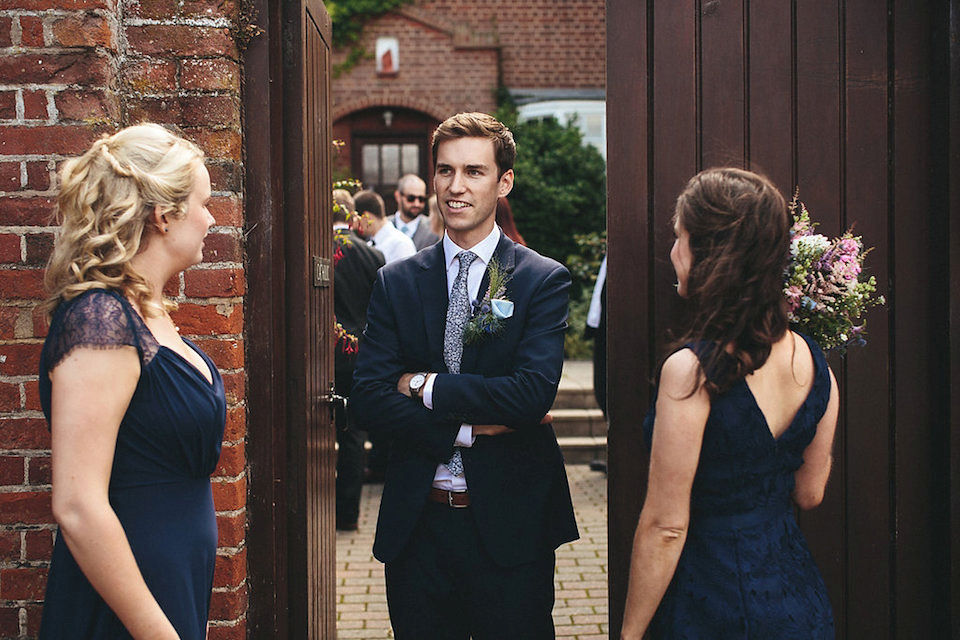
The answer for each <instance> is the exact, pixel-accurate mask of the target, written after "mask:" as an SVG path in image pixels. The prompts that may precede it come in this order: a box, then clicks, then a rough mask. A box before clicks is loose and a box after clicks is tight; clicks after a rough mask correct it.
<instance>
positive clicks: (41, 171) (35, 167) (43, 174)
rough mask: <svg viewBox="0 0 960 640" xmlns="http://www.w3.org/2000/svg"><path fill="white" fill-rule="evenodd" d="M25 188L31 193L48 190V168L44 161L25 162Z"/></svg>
mask: <svg viewBox="0 0 960 640" xmlns="http://www.w3.org/2000/svg"><path fill="white" fill-rule="evenodd" d="M27 188H28V189H31V190H33V191H47V190H48V189H50V167H49V166H48V163H47V162H46V161H43V162H27Z"/></svg>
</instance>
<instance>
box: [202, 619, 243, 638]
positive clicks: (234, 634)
mask: <svg viewBox="0 0 960 640" xmlns="http://www.w3.org/2000/svg"><path fill="white" fill-rule="evenodd" d="M207 640H247V621H246V619H243V618H241V619H240V620H238V621H237V622H236V624H232V625H229V626H221V625H217V626H211V627H210V628H209V629H208V630H207Z"/></svg>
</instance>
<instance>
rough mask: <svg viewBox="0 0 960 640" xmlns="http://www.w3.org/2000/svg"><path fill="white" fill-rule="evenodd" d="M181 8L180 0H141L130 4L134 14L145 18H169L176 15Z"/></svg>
mask: <svg viewBox="0 0 960 640" xmlns="http://www.w3.org/2000/svg"><path fill="white" fill-rule="evenodd" d="M179 9H180V3H179V1H178V0H140V2H137V3H133V4H131V5H130V10H131V11H132V12H133V14H134V15H138V16H141V17H143V18H159V19H163V20H169V19H170V18H171V17H172V16H176V15H177V13H178V12H179Z"/></svg>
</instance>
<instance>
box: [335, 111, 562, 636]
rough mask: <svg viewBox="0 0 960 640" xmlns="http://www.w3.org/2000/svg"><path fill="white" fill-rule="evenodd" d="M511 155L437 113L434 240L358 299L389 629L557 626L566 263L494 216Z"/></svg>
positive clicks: (482, 630)
mask: <svg viewBox="0 0 960 640" xmlns="http://www.w3.org/2000/svg"><path fill="white" fill-rule="evenodd" d="M515 155H516V147H515V145H514V141H513V136H512V134H511V133H510V131H509V130H508V129H507V128H506V127H505V126H504V125H503V124H502V123H500V122H499V121H497V120H496V119H495V118H492V117H490V116H488V115H486V114H479V113H470V114H458V115H456V116H453V117H451V118H449V119H448V120H446V121H445V122H443V123H442V124H441V125H440V126H439V127H438V128H437V130H436V132H435V133H434V136H433V157H434V160H435V180H434V188H435V191H436V193H437V200H438V202H439V204H440V210H441V213H442V215H443V218H444V222H445V224H446V232H445V234H444V237H443V240H442V241H441V242H438V243H437V244H435V245H433V246H432V247H429V248H427V249H424V250H423V251H420V252H419V253H418V254H416V255H415V256H412V257H410V258H407V259H404V260H400V261H397V262H395V263H392V264H388V265H387V266H386V267H384V268H383V269H381V270H380V271H379V272H378V274H377V281H376V283H375V285H374V291H373V295H372V297H371V300H370V306H369V309H368V313H367V330H366V333H365V340H364V345H363V349H362V350H361V351H360V354H359V358H358V361H357V367H356V370H355V372H354V387H353V396H352V398H353V402H351V403H350V407H351V410H352V411H353V412H354V415H355V417H356V419H357V422H358V423H359V424H361V425H363V426H364V427H365V428H367V429H369V430H371V431H375V432H380V433H383V434H385V435H387V436H388V437H389V438H390V439H391V442H392V448H391V453H390V461H389V464H388V467H387V476H386V480H385V483H384V488H383V498H382V501H381V504H380V518H379V521H378V523H377V535H376V540H375V542H374V549H373V550H374V555H375V556H376V557H377V558H378V559H379V560H380V561H382V562H384V563H385V564H386V582H387V602H388V606H389V610H390V619H391V623H392V625H393V629H394V633H395V637H396V638H397V639H398V640H406V639H410V640H423V639H424V638H430V639H431V640H446V639H450V640H466V639H467V638H471V637H472V638H473V639H474V640H488V639H489V640H494V639H496V640H502V639H503V638H524V639H528V638H532V639H535V640H539V639H541V638H553V637H554V629H553V619H552V615H551V612H552V609H553V600H554V595H553V573H554V564H555V560H554V558H555V556H554V553H555V549H556V548H557V547H558V546H559V545H561V544H563V543H564V542H569V541H571V540H575V539H576V538H577V537H578V533H577V526H576V522H575V520H574V516H573V505H572V502H571V500H570V491H569V488H568V485H567V477H566V472H565V470H564V467H563V458H562V455H561V453H560V449H559V446H558V445H557V440H556V435H555V434H554V432H553V428H552V427H551V426H550V424H549V421H544V420H543V417H544V416H545V415H546V414H547V411H548V410H549V409H550V407H551V405H552V404H553V400H554V397H555V396H556V391H557V385H558V384H559V381H560V373H561V369H562V366H563V334H564V330H565V328H566V319H567V302H568V290H569V286H570V274H569V273H568V271H567V270H566V268H564V267H563V266H562V265H560V264H559V263H557V262H555V261H553V260H551V259H549V258H545V257H543V256H540V255H539V254H537V253H536V252H534V251H532V250H530V249H527V248H526V247H523V246H520V245H517V244H515V243H514V242H513V241H511V240H510V239H509V238H507V237H506V236H505V235H504V234H502V233H501V231H500V229H499V228H498V227H497V226H496V224H495V223H494V215H495V212H496V205H497V198H498V197H500V196H505V195H507V194H508V193H509V192H510V190H511V188H512V187H513V177H514V176H513V161H514V158H515ZM467 250H469V251H467ZM461 263H463V267H461ZM491 280H493V285H494V286H491ZM497 285H502V286H497ZM463 305H465V306H466V308H467V312H466V313H467V314H468V315H469V319H468V320H467V321H466V326H465V327H464V326H463V322H464V320H463V313H462V306H463ZM461 332H462V337H461V335H460V333H461Z"/></svg>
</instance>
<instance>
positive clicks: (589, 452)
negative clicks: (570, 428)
mask: <svg viewBox="0 0 960 640" xmlns="http://www.w3.org/2000/svg"><path fill="white" fill-rule="evenodd" d="M557 442H558V443H559V444H560V450H561V451H562V452H563V461H564V462H565V463H566V464H590V463H591V462H594V461H596V460H606V459H607V439H606V437H599V436H597V437H577V436H566V437H563V438H557Z"/></svg>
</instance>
